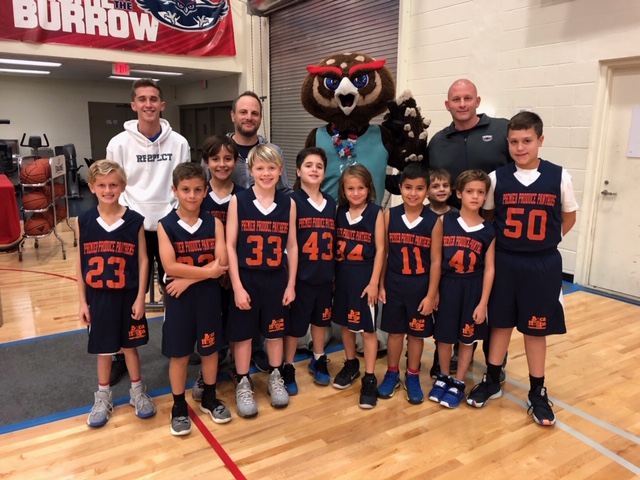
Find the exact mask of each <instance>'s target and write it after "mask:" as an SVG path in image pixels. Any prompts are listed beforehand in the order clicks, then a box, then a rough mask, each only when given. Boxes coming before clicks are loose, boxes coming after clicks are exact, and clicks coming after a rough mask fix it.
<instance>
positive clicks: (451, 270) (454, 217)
mask: <svg viewBox="0 0 640 480" xmlns="http://www.w3.org/2000/svg"><path fill="white" fill-rule="evenodd" d="M459 218H460V214H459V213H457V212H447V213H445V214H444V215H443V216H442V274H443V275H481V274H483V273H484V256H485V254H486V253H487V249H488V248H489V246H490V245H491V242H492V241H493V239H494V238H496V229H495V228H494V226H493V225H491V224H490V223H489V222H486V221H485V222H482V224H481V225H478V226H477V227H471V228H470V229H468V230H471V231H467V230H465V229H464V228H463V226H462V225H460V222H459V221H458V219H459ZM478 227H480V228H478Z"/></svg>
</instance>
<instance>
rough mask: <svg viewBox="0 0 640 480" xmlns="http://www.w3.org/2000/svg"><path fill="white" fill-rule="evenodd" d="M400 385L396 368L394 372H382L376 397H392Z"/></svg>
mask: <svg viewBox="0 0 640 480" xmlns="http://www.w3.org/2000/svg"><path fill="white" fill-rule="evenodd" d="M400 385H402V382H401V381H400V372H398V371H397V370H396V371H395V372H390V371H389V370H387V373H385V374H384V378H383V379H382V383H381V384H380V385H379V386H378V397H380V398H391V397H393V394H394V393H396V390H397V389H398V388H400Z"/></svg>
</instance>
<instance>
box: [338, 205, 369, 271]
mask: <svg viewBox="0 0 640 480" xmlns="http://www.w3.org/2000/svg"><path fill="white" fill-rule="evenodd" d="M379 211H380V205H376V204H375V203H372V202H370V203H369V204H367V206H366V207H365V209H364V211H363V212H362V215H361V216H360V220H359V221H358V222H356V223H353V224H349V220H348V219H347V213H348V212H349V207H348V206H346V207H344V206H342V205H341V206H339V207H338V211H337V213H336V261H338V262H344V263H351V262H367V263H371V264H373V259H374V258H375V256H376V235H375V231H376V220H377V218H378V212H379Z"/></svg>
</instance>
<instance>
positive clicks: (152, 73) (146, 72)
mask: <svg viewBox="0 0 640 480" xmlns="http://www.w3.org/2000/svg"><path fill="white" fill-rule="evenodd" d="M131 71H132V72H135V73H143V74H149V75H166V76H168V77H179V76H180V75H182V73H180V72H159V71H155V70H131Z"/></svg>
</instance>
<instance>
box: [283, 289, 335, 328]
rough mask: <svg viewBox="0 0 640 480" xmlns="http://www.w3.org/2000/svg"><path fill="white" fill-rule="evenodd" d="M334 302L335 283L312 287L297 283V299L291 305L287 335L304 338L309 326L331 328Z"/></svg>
mask: <svg viewBox="0 0 640 480" xmlns="http://www.w3.org/2000/svg"><path fill="white" fill-rule="evenodd" d="M332 300H333V282H327V283H325V284H321V285H312V284H310V283H307V282H301V281H300V280H298V282H297V283H296V299H295V301H294V302H293V303H292V304H291V312H290V315H289V318H290V320H291V321H290V322H289V325H288V326H287V335H289V336H291V337H298V338H300V337H304V336H305V335H306V334H307V330H308V329H309V325H310V324H311V325H316V326H318V327H330V326H331V312H332Z"/></svg>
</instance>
